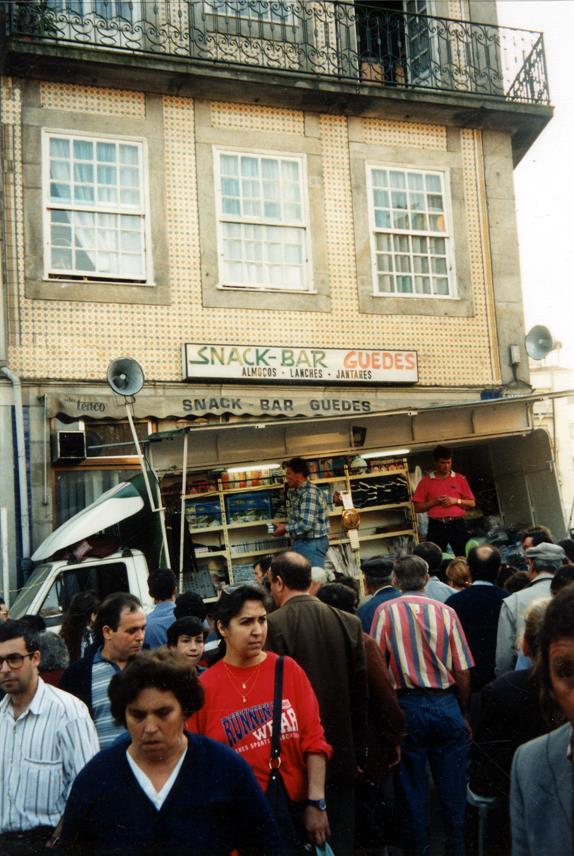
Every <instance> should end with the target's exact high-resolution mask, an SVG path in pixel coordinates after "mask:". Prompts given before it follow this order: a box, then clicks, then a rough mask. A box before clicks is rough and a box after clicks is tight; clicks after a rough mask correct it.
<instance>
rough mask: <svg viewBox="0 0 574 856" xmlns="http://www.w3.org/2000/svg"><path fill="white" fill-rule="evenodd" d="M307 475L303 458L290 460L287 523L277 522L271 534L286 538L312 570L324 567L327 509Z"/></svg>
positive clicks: (327, 543) (286, 468) (287, 480)
mask: <svg viewBox="0 0 574 856" xmlns="http://www.w3.org/2000/svg"><path fill="white" fill-rule="evenodd" d="M308 476H309V467H308V466H307V461H304V460H303V458H293V459H292V460H291V461H288V462H287V464H286V465H285V481H286V482H287V487H288V488H289V490H288V491H287V518H288V521H287V525H285V524H283V523H277V524H276V526H275V530H274V532H273V535H274V536H275V537H277V538H279V537H282V536H284V535H288V536H289V539H290V541H291V549H292V550H295V552H297V553H301V554H302V555H303V556H305V558H306V559H307V560H308V561H309V564H310V565H311V567H312V568H314V567H315V568H316V567H318V568H323V567H324V566H325V556H326V555H327V550H328V547H329V539H328V534H329V516H328V512H329V509H328V507H327V502H326V500H325V497H324V496H323V494H322V492H321V491H320V490H319V488H318V487H317V486H316V485H314V484H311V482H310V481H308Z"/></svg>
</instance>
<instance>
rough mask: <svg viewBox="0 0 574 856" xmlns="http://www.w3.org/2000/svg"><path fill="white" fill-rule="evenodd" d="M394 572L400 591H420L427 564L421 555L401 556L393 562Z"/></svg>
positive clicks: (424, 579) (423, 582) (423, 585)
mask: <svg viewBox="0 0 574 856" xmlns="http://www.w3.org/2000/svg"><path fill="white" fill-rule="evenodd" d="M394 573H395V576H396V578H397V583H398V584H399V588H400V590H401V591H422V589H423V588H424V587H425V584H426V578H427V573H428V565H427V562H426V561H425V559H423V558H422V556H414V555H413V556H401V558H400V559H397V560H396V562H395V567H394Z"/></svg>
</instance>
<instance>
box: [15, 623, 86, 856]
mask: <svg viewBox="0 0 574 856" xmlns="http://www.w3.org/2000/svg"><path fill="white" fill-rule="evenodd" d="M39 649H40V638H39V634H38V633H36V632H35V631H34V630H32V629H31V628H30V627H29V626H28V625H26V624H25V623H24V622H21V621H11V620H9V621H6V622H4V623H2V624H0V687H1V688H2V689H3V690H4V692H5V693H6V696H5V697H4V698H3V699H2V701H1V702H0V758H1V759H2V761H1V764H0V853H1V854H2V856H24V854H26V856H32V854H37V853H42V852H44V851H45V847H46V846H50V844H51V843H52V842H53V841H54V839H55V837H56V835H57V833H56V829H57V826H58V824H59V822H60V818H61V816H62V814H63V811H64V807H65V805H66V800H67V797H68V794H69V792H70V788H71V787H72V783H73V781H74V779H75V778H76V776H77V774H78V773H79V772H80V770H81V769H82V768H83V767H84V766H85V765H86V763H87V762H88V761H89V760H90V759H91V758H92V757H93V756H94V755H95V754H96V752H97V751H98V749H99V746H98V737H97V734H96V729H95V728H94V724H93V722H92V720H91V718H90V715H89V713H88V709H87V707H86V706H85V704H83V702H81V701H79V700H78V699H76V698H74V696H71V695H69V693H66V692H63V691H62V690H59V689H56V687H53V686H50V685H49V684H46V683H44V681H43V680H42V678H40V677H39V675H38V666H39V664H40V650H39Z"/></svg>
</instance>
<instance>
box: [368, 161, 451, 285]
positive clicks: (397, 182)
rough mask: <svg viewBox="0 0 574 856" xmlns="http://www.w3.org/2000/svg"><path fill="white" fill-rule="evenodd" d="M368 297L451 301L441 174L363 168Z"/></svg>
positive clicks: (444, 186)
mask: <svg viewBox="0 0 574 856" xmlns="http://www.w3.org/2000/svg"><path fill="white" fill-rule="evenodd" d="M367 175H368V185H369V188H368V189H369V208H370V211H369V215H370V222H371V246H372V261H373V294H374V295H377V296H385V295H389V296H400V297H409V296H410V297H455V296H456V295H455V277H454V269H453V261H452V246H451V242H452V239H451V228H452V227H451V225H450V223H451V217H450V211H449V205H448V193H447V182H446V174H445V173H444V172H438V171H430V170H429V171H426V170H425V171H423V170H416V169H406V168H399V167H394V166H393V167H391V166H388V167H382V166H369V167H367Z"/></svg>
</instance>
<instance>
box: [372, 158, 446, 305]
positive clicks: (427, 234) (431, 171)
mask: <svg viewBox="0 0 574 856" xmlns="http://www.w3.org/2000/svg"><path fill="white" fill-rule="evenodd" d="M378 169H386V170H400V171H404V172H415V173H418V174H419V175H422V176H426V175H439V176H440V177H441V179H442V188H443V193H442V195H443V204H444V212H443V213H444V217H445V225H446V230H445V232H444V233H442V232H431V231H429V230H427V231H422V230H421V231H417V230H414V229H394V228H388V229H387V228H382V227H381V226H377V225H376V224H375V205H374V194H373V183H372V172H373V170H378ZM365 170H366V185H367V200H368V215H369V246H370V252H371V283H372V296H373V297H377V298H383V299H384V298H394V299H396V298H400V299H402V298H405V299H407V300H412V299H415V300H416V299H423V300H456V299H458V290H457V277H456V268H455V255H454V224H453V217H452V204H451V199H452V196H451V189H450V173H449V170H448V169H436V168H432V167H431V168H422V167H421V166H418V165H417V166H414V165H412V164H405V163H388V162H385V163H381V162H367V163H365ZM407 210H408V211H409V212H410V209H407ZM377 234H386V235H408V236H414V237H423V238H444V240H445V245H446V254H445V255H446V266H447V272H446V276H447V279H448V294H421V293H418V292H415V291H414V290H413V292H412V293H410V294H409V293H408V292H402V291H389V292H383V291H379V288H378V277H379V271H378V270H377V245H376V235H377ZM392 254H393V256H394V255H395V253H394V250H393V253H392ZM409 258H410V259H411V260H412V258H413V253H412V252H410V253H409ZM411 267H412V265H411ZM417 275H419V276H420V275H421V274H417ZM410 276H411V277H413V280H414V276H415V272H414V270H411V272H410ZM430 276H432V274H431V273H429V277H430ZM413 288H414V281H413Z"/></svg>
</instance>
